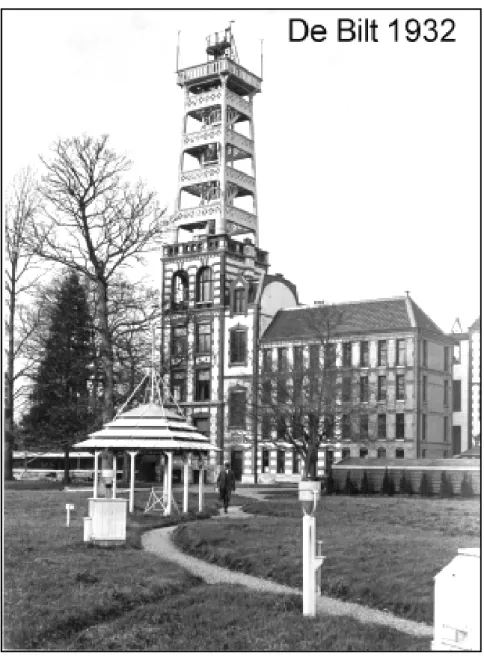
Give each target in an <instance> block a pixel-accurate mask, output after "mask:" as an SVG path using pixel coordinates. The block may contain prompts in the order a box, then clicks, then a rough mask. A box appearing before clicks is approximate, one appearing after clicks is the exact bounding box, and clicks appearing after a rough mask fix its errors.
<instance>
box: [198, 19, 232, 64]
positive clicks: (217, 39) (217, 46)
mask: <svg viewBox="0 0 484 658" xmlns="http://www.w3.org/2000/svg"><path fill="white" fill-rule="evenodd" d="M206 52H207V59H208V61H209V62H210V61H213V60H217V59H221V58H222V57H228V58H229V59H231V60H232V61H233V62H236V63H237V64H238V63H239V57H238V55H237V48H236V46H235V39H234V36H233V34H232V25H229V27H227V28H226V29H225V30H223V31H222V32H214V33H213V34H210V35H209V36H208V37H207V49H206Z"/></svg>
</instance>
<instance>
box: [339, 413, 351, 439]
mask: <svg viewBox="0 0 484 658" xmlns="http://www.w3.org/2000/svg"><path fill="white" fill-rule="evenodd" d="M341 432H342V435H343V439H349V438H350V437H351V418H350V416H349V414H344V415H343V418H342V420H341Z"/></svg>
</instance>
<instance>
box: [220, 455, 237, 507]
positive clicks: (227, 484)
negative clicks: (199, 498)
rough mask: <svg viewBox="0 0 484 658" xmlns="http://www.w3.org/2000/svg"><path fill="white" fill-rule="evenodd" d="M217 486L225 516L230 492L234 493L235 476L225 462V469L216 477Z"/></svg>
mask: <svg viewBox="0 0 484 658" xmlns="http://www.w3.org/2000/svg"><path fill="white" fill-rule="evenodd" d="M217 486H218V490H219V494H220V500H222V501H223V504H224V510H225V514H227V509H228V507H229V503H230V496H231V495H232V491H235V475H234V472H233V471H232V469H231V468H230V464H229V463H228V462H225V468H224V469H223V470H221V471H220V473H219V475H218V478H217Z"/></svg>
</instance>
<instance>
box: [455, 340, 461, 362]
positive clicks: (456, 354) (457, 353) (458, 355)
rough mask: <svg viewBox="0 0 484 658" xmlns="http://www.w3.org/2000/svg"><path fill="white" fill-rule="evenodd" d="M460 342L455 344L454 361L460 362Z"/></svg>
mask: <svg viewBox="0 0 484 658" xmlns="http://www.w3.org/2000/svg"><path fill="white" fill-rule="evenodd" d="M460 359H461V356H460V344H458V345H454V363H460Z"/></svg>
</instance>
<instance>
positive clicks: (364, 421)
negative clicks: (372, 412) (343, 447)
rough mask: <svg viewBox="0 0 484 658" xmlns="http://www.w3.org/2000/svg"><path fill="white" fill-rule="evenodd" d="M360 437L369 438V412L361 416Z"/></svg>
mask: <svg viewBox="0 0 484 658" xmlns="http://www.w3.org/2000/svg"><path fill="white" fill-rule="evenodd" d="M360 438H361V439H367V438H368V414H361V416H360Z"/></svg>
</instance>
